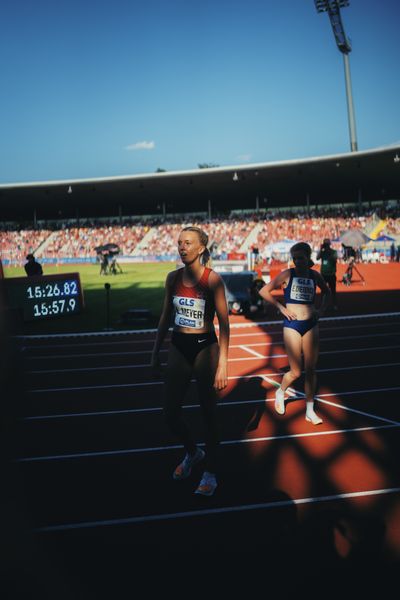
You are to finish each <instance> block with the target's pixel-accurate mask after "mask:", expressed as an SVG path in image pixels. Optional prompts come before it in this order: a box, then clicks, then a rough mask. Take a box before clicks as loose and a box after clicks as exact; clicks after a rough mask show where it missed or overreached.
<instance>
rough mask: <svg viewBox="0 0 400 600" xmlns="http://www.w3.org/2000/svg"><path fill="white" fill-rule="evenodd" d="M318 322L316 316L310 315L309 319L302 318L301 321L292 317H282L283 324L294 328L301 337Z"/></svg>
mask: <svg viewBox="0 0 400 600" xmlns="http://www.w3.org/2000/svg"><path fill="white" fill-rule="evenodd" d="M317 324H318V319H317V318H316V317H311V319H304V320H302V321H298V320H297V319H294V320H293V321H291V320H290V319H283V326H284V327H289V329H295V330H296V331H297V332H298V333H299V334H300V335H301V336H302V337H303V335H304V334H305V333H307V331H310V329H312V328H313V327H315V326H316V325H317Z"/></svg>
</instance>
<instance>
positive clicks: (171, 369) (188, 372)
mask: <svg viewBox="0 0 400 600" xmlns="http://www.w3.org/2000/svg"><path fill="white" fill-rule="evenodd" d="M207 244H208V236H207V234H206V233H205V232H204V231H203V230H201V229H199V228H198V227H185V228H184V229H182V231H181V233H180V235H179V238H178V252H179V255H180V258H181V260H182V262H183V264H184V267H183V268H181V269H178V270H175V271H171V272H170V273H169V274H168V276H167V279H166V283H165V299H164V306H163V310H162V313H161V317H160V322H159V325H158V331H157V335H156V339H155V343H154V347H153V353H152V358H151V365H152V367H153V369H155V371H157V369H158V367H159V365H160V363H159V351H160V347H161V344H162V343H163V340H164V338H165V335H166V333H167V331H168V328H169V326H170V323H171V317H173V331H172V336H171V344H170V347H169V353H168V362H167V369H166V374H165V383H166V406H165V416H166V419H167V423H168V424H169V427H170V429H171V431H172V432H173V433H174V434H175V435H176V437H177V438H178V439H179V440H180V441H181V442H182V443H183V445H184V447H185V450H186V455H185V457H184V459H183V461H182V462H181V463H180V464H179V465H178V466H177V467H176V469H175V471H174V473H173V478H174V479H176V480H179V479H186V478H187V477H189V475H190V474H191V472H192V467H193V466H194V465H195V464H197V463H198V462H200V461H203V460H204V468H205V470H204V473H203V477H202V479H201V481H200V484H199V486H198V488H197V490H196V492H195V493H196V494H202V495H204V496H211V495H212V494H213V493H214V491H215V489H216V487H217V477H216V472H217V448H218V436H217V425H216V406H217V394H218V391H219V390H222V389H224V388H225V387H226V386H227V383H228V376H227V362H228V345H229V320H228V308H227V302H226V297H225V286H224V283H223V281H222V278H221V277H220V275H218V274H217V273H216V272H215V271H213V270H212V269H210V268H209V267H208V266H207V264H208V261H209V259H210V253H209V250H208V249H207ZM215 313H216V314H217V318H218V322H219V328H220V329H219V344H218V340H217V337H216V335H215V330H214V324H213V321H214V315H215ZM193 375H194V377H195V379H196V381H197V388H198V392H199V400H200V404H201V407H202V412H203V417H204V422H205V430H206V431H205V450H206V452H204V451H203V450H202V449H201V448H199V447H198V446H197V445H196V443H195V442H194V440H193V438H192V435H191V433H190V431H189V429H188V427H187V425H186V423H185V422H184V420H183V419H182V404H183V400H184V398H185V395H186V391H187V388H188V386H189V385H190V381H191V379H192V376H193Z"/></svg>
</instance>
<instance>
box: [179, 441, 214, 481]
mask: <svg viewBox="0 0 400 600" xmlns="http://www.w3.org/2000/svg"><path fill="white" fill-rule="evenodd" d="M205 455H206V453H205V452H204V450H202V449H201V448H197V450H196V454H194V455H193V456H191V455H190V454H186V456H185V458H184V459H183V461H182V462H181V463H180V464H179V465H178V466H177V467H176V469H175V471H174V474H173V476H172V477H173V478H174V479H186V478H187V477H189V475H190V474H191V472H192V467H193V466H194V465H196V464H197V463H198V462H200V461H201V460H203V458H204V457H205Z"/></svg>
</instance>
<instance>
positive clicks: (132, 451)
mask: <svg viewBox="0 0 400 600" xmlns="http://www.w3.org/2000/svg"><path fill="white" fill-rule="evenodd" d="M399 426H400V425H399V424H398V423H395V424H390V425H374V426H369V427H352V428H350V429H333V430H330V431H315V432H309V433H291V434H289V433H288V434H285V435H271V436H266V437H260V438H245V439H240V440H224V441H221V442H220V445H221V446H233V445H236V444H252V443H256V442H270V441H274V440H278V441H279V440H285V439H295V438H303V437H315V436H318V435H336V434H338V433H353V432H356V431H375V430H377V429H393V428H395V427H399ZM204 445H205V444H204V442H199V443H198V446H204ZM182 448H183V445H182V444H175V445H170V446H155V447H153V448H125V449H124V450H98V451H94V452H76V453H72V454H53V455H48V456H28V457H23V458H16V459H15V460H14V461H13V462H15V463H32V462H44V461H51V460H70V459H76V458H93V457H99V456H118V455H124V454H140V453H146V452H164V451H168V450H178V449H182Z"/></svg>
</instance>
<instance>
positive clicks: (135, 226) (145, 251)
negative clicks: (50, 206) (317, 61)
mask: <svg viewBox="0 0 400 600" xmlns="http://www.w3.org/2000/svg"><path fill="white" fill-rule="evenodd" d="M377 223H379V224H380V227H379V234H380V235H382V234H386V235H388V236H391V237H393V238H394V240H395V243H396V244H397V243H398V239H399V238H400V218H399V213H398V212H396V211H395V210H392V211H391V215H390V217H387V218H384V219H382V218H381V217H379V216H377V213H376V211H373V212H372V213H371V212H370V211H369V210H365V212H364V214H356V213H355V212H354V210H353V209H351V208H350V209H348V210H346V209H344V208H342V207H336V209H333V208H331V209H329V211H328V210H326V209H325V210H320V211H316V210H314V211H311V213H306V212H305V213H303V214H301V213H299V214H297V215H295V216H293V214H292V212H291V211H287V212H285V211H274V210H271V211H262V212H259V213H256V212H253V213H251V214H248V215H246V214H244V213H238V212H232V213H231V215H229V216H225V217H215V218H211V219H209V218H208V217H207V215H206V214H203V215H200V214H196V215H181V216H180V217H178V218H177V217H176V216H171V217H167V216H166V217H164V218H163V222H162V223H161V222H160V219H159V217H158V216H157V215H155V216H154V217H153V218H149V217H148V218H147V219H146V220H143V221H141V220H140V219H136V220H135V221H131V222H126V223H123V224H121V225H118V224H115V223H113V222H112V220H110V221H109V222H108V223H106V222H98V223H97V224H95V223H94V222H93V223H92V224H91V226H86V225H82V226H77V224H72V223H71V224H66V223H64V222H61V223H60V222H59V223H55V224H54V225H53V229H48V228H46V227H43V228H38V229H31V230H26V229H22V230H18V229H12V228H11V227H3V229H2V230H1V231H0V248H1V256H2V261H3V263H4V264H5V265H19V266H21V265H22V264H23V263H24V262H25V257H26V255H27V254H28V253H34V254H35V255H36V257H37V258H39V259H40V260H41V262H44V263H46V262H50V263H51V262H59V263H62V262H67V261H68V262H71V261H72V262H73V261H76V262H80V263H82V262H95V261H96V250H95V248H96V247H97V246H100V245H104V244H106V243H109V242H112V243H115V244H118V245H119V247H120V249H121V251H120V259H121V260H123V261H132V262H134V261H160V260H164V261H165V260H166V261H168V260H170V261H175V260H176V259H177V253H176V239H177V237H178V234H179V231H180V229H181V228H182V227H183V226H185V225H189V224H191V225H198V226H200V227H202V228H203V229H204V230H205V231H206V232H207V233H208V236H209V245H210V247H211V248H212V255H213V258H214V259H217V260H218V259H222V260H227V259H228V258H229V257H232V256H233V255H238V254H241V255H247V253H248V252H251V250H252V248H254V247H257V248H258V252H259V255H260V256H261V258H263V259H265V260H266V262H267V263H268V262H269V261H270V260H272V259H273V258H275V259H278V260H279V259H281V258H282V259H283V260H286V259H287V256H284V257H282V252H279V251H277V250H276V249H275V250H274V245H276V244H277V243H279V242H282V241H284V240H289V245H290V242H294V241H298V240H307V241H308V242H309V243H310V245H311V246H312V248H313V251H314V252H315V253H316V252H317V251H318V248H319V246H320V243H321V240H322V239H323V238H326V237H328V238H330V239H332V240H336V246H337V249H338V251H339V252H340V250H341V244H340V235H341V234H342V233H343V232H344V231H347V230H349V229H360V230H361V231H364V232H365V233H366V234H367V235H368V236H369V237H372V233H373V231H376V230H377V228H376V224H377ZM382 224H383V227H382ZM373 246H374V247H376V248H377V249H383V250H384V251H386V252H387V251H388V250H389V246H388V245H387V244H386V243H384V242H379V241H375V242H373Z"/></svg>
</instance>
